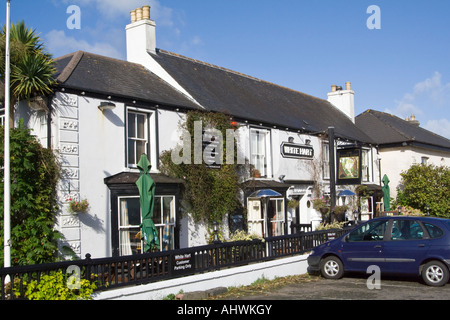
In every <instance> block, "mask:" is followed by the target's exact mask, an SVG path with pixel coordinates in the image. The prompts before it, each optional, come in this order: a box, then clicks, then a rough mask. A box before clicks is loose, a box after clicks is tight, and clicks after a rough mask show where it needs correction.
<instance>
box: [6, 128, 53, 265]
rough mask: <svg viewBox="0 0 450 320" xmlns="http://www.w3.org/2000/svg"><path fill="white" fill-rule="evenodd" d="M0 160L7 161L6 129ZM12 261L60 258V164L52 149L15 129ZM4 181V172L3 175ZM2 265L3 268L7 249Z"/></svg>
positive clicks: (23, 130) (12, 145)
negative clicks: (5, 154)
mask: <svg viewBox="0 0 450 320" xmlns="http://www.w3.org/2000/svg"><path fill="white" fill-rule="evenodd" d="M0 140H1V142H0V158H1V163H3V162H4V130H3V129H1V130H0ZM10 155H11V242H12V247H11V261H12V264H13V265H28V264H39V263H46V262H53V261H55V260H56V258H57V252H58V245H57V240H58V239H59V238H60V234H59V233H58V232H57V231H56V230H54V225H55V222H56V212H57V210H58V203H57V194H56V186H57V183H58V180H59V177H60V165H59V163H58V161H57V157H56V156H55V155H54V154H53V152H52V151H51V150H48V149H45V148H43V147H42V146H41V144H40V142H39V141H38V140H37V138H36V137H35V136H33V135H31V132H30V130H29V129H26V128H24V126H23V121H20V123H19V127H18V128H16V129H12V130H11V135H10ZM0 179H2V180H3V170H2V171H1V172H0ZM3 192H4V184H3V183H2V184H0V227H1V230H0V235H1V243H3V230H4V226H3V210H4V209H3V204H4V201H3V197H4V194H3ZM0 251H1V256H0V262H1V265H3V246H1V249H0Z"/></svg>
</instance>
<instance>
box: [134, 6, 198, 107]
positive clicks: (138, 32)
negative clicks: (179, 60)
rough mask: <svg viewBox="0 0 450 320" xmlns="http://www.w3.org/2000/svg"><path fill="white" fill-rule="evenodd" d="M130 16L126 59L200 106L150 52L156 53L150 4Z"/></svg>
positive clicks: (154, 28) (154, 30)
mask: <svg viewBox="0 0 450 320" xmlns="http://www.w3.org/2000/svg"><path fill="white" fill-rule="evenodd" d="M130 17H131V22H130V24H129V25H127V26H126V31H127V61H129V62H133V63H137V64H140V65H142V66H144V67H145V68H146V69H148V70H150V71H151V72H153V73H154V74H156V75H157V76H158V77H160V78H161V79H163V80H164V81H166V82H167V83H168V84H170V85H171V86H172V87H174V88H175V89H177V90H178V91H180V92H181V93H183V94H184V95H185V96H186V97H188V98H189V99H191V100H192V101H193V102H195V103H197V104H198V105H199V106H201V105H200V103H198V102H197V101H196V100H195V99H194V98H193V97H192V96H191V95H190V94H189V92H187V91H186V90H185V89H184V88H183V87H182V86H181V85H180V84H179V83H178V82H177V81H176V80H175V79H174V78H173V77H172V76H171V75H170V74H169V73H168V72H167V71H166V70H165V69H164V68H163V67H161V65H160V64H159V63H158V62H156V60H155V59H154V58H153V57H152V55H151V54H150V53H152V54H156V24H155V21H153V20H150V6H143V7H142V8H137V9H136V10H133V11H131V13H130Z"/></svg>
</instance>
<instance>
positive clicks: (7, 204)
mask: <svg viewBox="0 0 450 320" xmlns="http://www.w3.org/2000/svg"><path fill="white" fill-rule="evenodd" d="M10 27H11V2H10V0H7V1H6V48H5V120H4V122H5V123H4V126H5V150H4V152H5V157H4V159H5V164H4V177H3V178H4V180H3V181H4V197H3V210H4V212H3V220H4V221H3V222H4V225H3V226H4V234H3V235H4V260H3V266H4V267H5V268H8V267H10V266H11V191H10V190H11V176H10V148H9V129H10V126H9V117H10V101H11V96H10V94H11V92H10V82H11V75H10V71H11V66H10Z"/></svg>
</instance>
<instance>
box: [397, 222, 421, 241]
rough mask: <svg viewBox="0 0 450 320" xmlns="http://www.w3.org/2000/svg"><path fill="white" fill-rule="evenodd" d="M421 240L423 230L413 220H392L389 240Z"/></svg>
mask: <svg viewBox="0 0 450 320" xmlns="http://www.w3.org/2000/svg"><path fill="white" fill-rule="evenodd" d="M419 239H423V229H422V227H421V226H420V223H419V222H417V221H415V220H394V221H393V223H392V233H391V240H393V241H398V240H400V241H401V240H419Z"/></svg>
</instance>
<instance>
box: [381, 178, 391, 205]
mask: <svg viewBox="0 0 450 320" xmlns="http://www.w3.org/2000/svg"><path fill="white" fill-rule="evenodd" d="M382 181H383V184H384V186H383V187H382V188H381V189H382V190H383V193H384V199H383V201H384V211H390V210H391V189H390V188H389V182H390V181H389V178H388V176H387V175H384V177H383V180H382Z"/></svg>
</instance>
